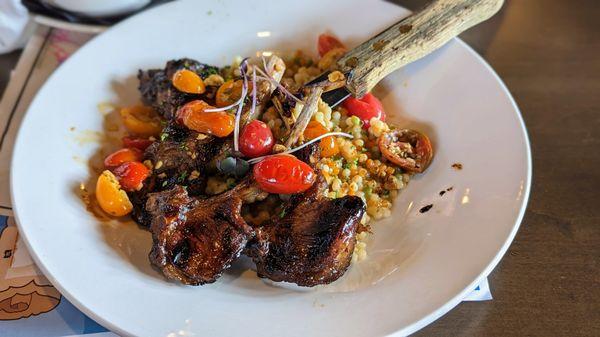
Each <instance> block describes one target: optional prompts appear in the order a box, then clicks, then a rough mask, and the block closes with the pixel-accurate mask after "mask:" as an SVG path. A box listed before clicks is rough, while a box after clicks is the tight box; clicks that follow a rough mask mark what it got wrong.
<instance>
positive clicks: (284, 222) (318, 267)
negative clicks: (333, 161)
mask: <svg viewBox="0 0 600 337" xmlns="http://www.w3.org/2000/svg"><path fill="white" fill-rule="evenodd" d="M307 157H308V156H307V152H306V151H305V152H304V153H300V154H299V155H298V158H301V159H303V160H304V161H305V162H307V163H310V162H311V161H312V162H314V159H312V160H307V159H308V158H307ZM311 157H312V156H311ZM317 174H318V177H317V181H316V182H315V183H314V185H313V186H312V187H311V188H310V189H309V190H307V191H306V192H305V193H302V194H295V195H293V196H292V197H291V198H290V199H289V200H288V201H287V202H286V204H285V205H284V206H283V209H282V212H281V213H280V215H276V216H273V217H272V218H271V220H270V221H269V222H267V224H266V225H264V226H262V227H260V228H258V229H257V230H256V232H257V234H256V238H255V239H254V240H252V241H251V242H250V245H249V248H248V250H247V253H248V255H250V256H251V257H252V259H253V260H254V262H255V263H256V268H257V272H258V276H260V277H266V278H269V279H271V280H273V281H277V282H280V281H285V282H292V283H296V284H298V285H300V286H305V287H312V286H316V285H319V284H328V283H331V282H333V281H335V280H337V279H338V278H339V277H341V276H342V275H343V274H344V273H345V272H346V269H347V268H348V266H349V265H350V261H351V260H352V253H353V252H354V245H355V243H356V231H357V229H358V226H359V223H360V220H361V219H362V216H363V214H364V212H365V204H364V202H363V201H362V199H361V198H359V197H356V196H345V197H342V198H339V199H329V198H326V197H325V196H324V191H325V190H326V189H327V184H326V182H325V179H324V178H323V176H322V175H320V174H319V173H317Z"/></svg>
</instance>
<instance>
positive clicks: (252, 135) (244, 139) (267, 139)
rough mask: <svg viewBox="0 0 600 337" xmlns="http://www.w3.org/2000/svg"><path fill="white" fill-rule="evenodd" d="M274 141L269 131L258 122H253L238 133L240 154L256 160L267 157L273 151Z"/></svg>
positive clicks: (262, 123) (265, 125) (264, 125)
mask: <svg viewBox="0 0 600 337" xmlns="http://www.w3.org/2000/svg"><path fill="white" fill-rule="evenodd" d="M273 145H275V140H274V139H273V133H272V132H271V129H270V128H269V127H268V126H267V124H265V123H264V122H261V121H259V120H254V121H252V122H250V123H248V125H246V126H245V127H244V129H243V130H242V132H241V133H240V152H242V154H243V155H244V156H246V157H249V158H256V157H260V156H264V155H267V154H269V153H271V150H273Z"/></svg>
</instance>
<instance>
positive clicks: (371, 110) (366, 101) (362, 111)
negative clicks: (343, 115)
mask: <svg viewBox="0 0 600 337" xmlns="http://www.w3.org/2000/svg"><path fill="white" fill-rule="evenodd" d="M342 106H343V107H344V109H346V110H347V111H348V114H349V115H350V116H356V117H358V118H360V120H362V121H363V128H365V129H368V128H369V126H371V123H370V121H371V118H373V117H376V118H379V120H381V121H385V111H383V105H382V104H381V102H380V101H379V99H377V97H375V96H373V94H371V93H368V94H366V95H364V96H363V97H362V98H355V97H348V98H346V99H345V100H344V101H343V102H342Z"/></svg>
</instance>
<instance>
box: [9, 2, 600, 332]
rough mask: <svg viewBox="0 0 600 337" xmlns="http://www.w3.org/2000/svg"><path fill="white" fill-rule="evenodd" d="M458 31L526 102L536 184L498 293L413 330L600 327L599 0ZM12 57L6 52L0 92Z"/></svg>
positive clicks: (511, 10)
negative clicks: (487, 299) (461, 31)
mask: <svg viewBox="0 0 600 337" xmlns="http://www.w3.org/2000/svg"><path fill="white" fill-rule="evenodd" d="M393 2H395V3H398V4H401V5H403V6H405V7H407V8H410V9H418V8H419V7H421V6H423V5H425V3H426V2H427V1H425V0H396V1H393ZM461 38H463V39H464V40H465V41H466V42H467V43H468V44H470V45H471V46H472V47H473V48H474V49H475V50H476V51H477V52H479V53H480V54H481V55H483V57H484V58H485V59H486V60H487V61H488V62H489V63H490V64H491V65H492V67H494V69H495V70H496V71H497V72H498V74H499V75H500V77H501V78H502V79H503V80H504V81H505V83H506V85H507V86H508V88H509V89H510V91H511V92H512V94H513V95H514V97H515V100H516V101H517V104H518V105H519V107H520V108H521V112H522V113H523V117H524V119H525V123H526V124H527V127H528V130H529V136H530V138H531V146H532V154H533V186H532V191H531V198H530V200H529V207H528V210H527V212H526V215H525V218H524V220H523V223H522V225H521V228H520V230H519V232H518V234H517V236H516V239H515V241H514V242H513V244H512V246H511V247H510V249H509V251H508V253H507V254H506V255H505V257H504V258H503V259H502V261H501V262H500V264H499V265H498V267H497V268H496V269H495V270H494V271H493V273H492V274H491V276H490V285H491V289H492V293H493V296H494V300H493V301H489V302H471V303H461V304H459V305H458V306H457V307H456V308H454V309H453V310H452V311H450V312H449V313H448V314H446V315H445V316H444V317H442V318H441V319H439V320H438V321H436V322H434V323H433V324H431V325H430V326H428V327H426V328H425V329H423V330H421V331H420V332H418V333H417V334H416V335H417V336H600V266H599V264H600V1H599V0H571V1H568V0H506V1H505V4H504V7H503V8H502V9H501V10H500V12H499V13H498V14H496V16H494V17H493V18H491V19H490V20H488V21H486V22H484V23H482V24H480V25H479V26H477V27H474V28H472V29H470V30H469V31H467V32H466V33H464V34H462V35H461ZM15 61H16V57H15V54H11V55H9V56H5V55H1V56H0V92H1V91H3V90H4V86H5V83H6V82H5V81H6V79H7V77H8V72H9V71H10V69H11V68H12V66H13V65H14V63H15ZM372 319H373V320H374V321H376V318H372Z"/></svg>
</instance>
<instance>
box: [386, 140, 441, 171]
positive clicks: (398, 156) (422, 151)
mask: <svg viewBox="0 0 600 337" xmlns="http://www.w3.org/2000/svg"><path fill="white" fill-rule="evenodd" d="M378 145H379V150H380V151H381V153H382V154H383V156H384V157H385V158H387V160H389V161H391V162H392V163H394V164H396V165H397V166H400V167H401V168H403V169H404V170H406V171H408V172H413V173H421V172H423V171H425V169H427V167H428V166H429V164H430V163H431V159H432V158H433V148H432V146H431V141H430V140H429V138H427V136H425V135H424V134H422V133H420V132H418V131H415V130H411V129H403V130H393V131H389V132H386V133H384V134H383V135H381V136H380V137H379V140H378Z"/></svg>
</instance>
